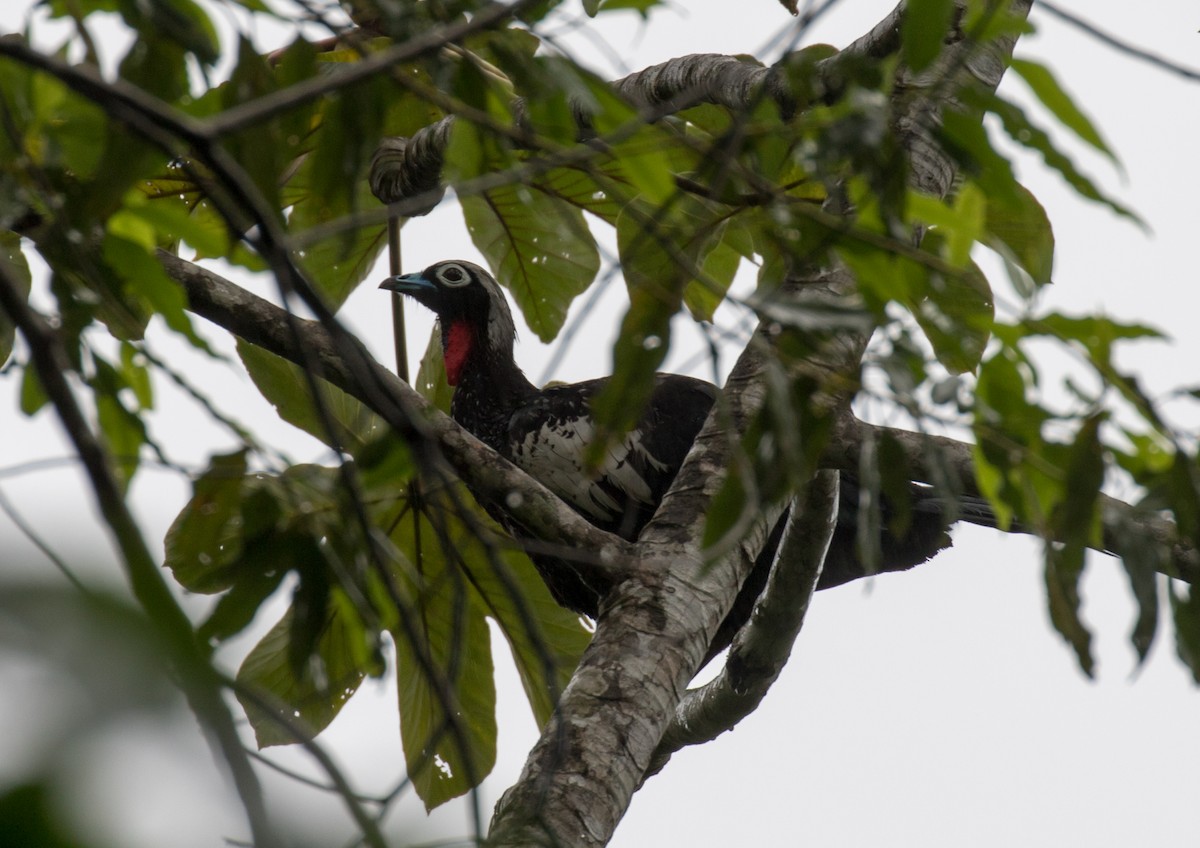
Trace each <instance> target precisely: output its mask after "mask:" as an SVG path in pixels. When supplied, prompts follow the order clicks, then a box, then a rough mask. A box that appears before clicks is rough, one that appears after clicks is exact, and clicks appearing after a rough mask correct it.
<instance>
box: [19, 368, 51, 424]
mask: <svg viewBox="0 0 1200 848" xmlns="http://www.w3.org/2000/svg"><path fill="white" fill-rule="evenodd" d="M49 400H50V398H48V397H47V396H46V390H45V389H43V388H42V381H41V380H39V379H38V375H37V369H35V368H31V367H29V366H28V365H27V366H25V369H24V370H23V371H22V373H21V402H20V405H21V412H23V413H25V415H27V416H30V417H32V416H34V415H35V414H37V412H38V410H40V409H41V408H42V407H43V406H45V405H46V404H47V403H48V402H49Z"/></svg>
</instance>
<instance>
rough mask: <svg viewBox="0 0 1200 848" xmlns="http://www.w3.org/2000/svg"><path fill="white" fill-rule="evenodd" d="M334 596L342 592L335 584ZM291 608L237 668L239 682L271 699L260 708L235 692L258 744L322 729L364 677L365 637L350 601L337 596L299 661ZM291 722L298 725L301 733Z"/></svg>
mask: <svg viewBox="0 0 1200 848" xmlns="http://www.w3.org/2000/svg"><path fill="white" fill-rule="evenodd" d="M334 594H335V595H336V596H341V592H340V591H338V590H334ZM294 633H295V622H294V613H293V611H292V610H290V609H289V610H288V611H287V613H286V614H285V615H284V616H283V618H282V619H280V621H279V623H277V624H276V625H275V626H274V627H272V628H271V630H270V632H269V633H267V635H266V636H264V637H263V638H262V640H261V641H259V643H258V644H257V645H255V646H254V648H253V649H251V651H250V653H249V654H247V655H246V659H245V660H243V662H242V666H241V668H240V669H238V673H237V681H238V683H239V684H241V685H242V686H246V687H249V688H251V689H253V690H255V691H257V692H260V693H262V694H263V695H264V696H265V697H266V698H267V699H268V700H269V701H270V702H271V704H272V706H271V708H270V709H268V710H263V709H261V708H260V707H259V706H258V705H257V704H256V703H254V702H253V701H252V700H250V699H248V698H246V697H244V696H243V695H242V694H240V693H239V694H238V700H239V701H241V703H242V707H243V709H245V710H246V717H247V718H248V719H249V720H250V725H251V726H252V727H253V728H254V737H255V739H256V740H257V741H258V746H259V747H260V748H266V747H268V746H270V745H288V744H292V743H294V742H299V741H301V740H302V739H311V738H313V737H314V736H316V735H317V734H318V733H320V732H321V731H322V730H324V729H325V728H326V727H327V726H328V725H329V723H330V722H331V721H333V719H334V718H335V717H336V716H337V714H338V713H339V712H340V711H341V709H342V707H343V706H345V704H346V702H347V701H348V700H350V697H351V696H352V695H353V694H354V693H355V692H356V691H357V690H358V686H359V684H360V683H362V680H363V678H364V677H366V674H367V672H366V670H365V669H364V668H363V667H362V665H361V663H360V662H359V658H360V656H361V649H360V648H359V647H358V646H359V645H361V644H362V643H363V641H364V640H366V639H367V638H368V637H367V635H366V634H365V632H364V630H363V627H362V624H361V622H359V621H358V619H357V617H356V616H355V615H354V614H353V607H352V606H351V605H350V604H349V603H339V602H337V601H336V600H335V602H334V603H331V604H329V605H328V607H327V608H326V617H325V621H324V624H323V626H322V627H321V628H320V630H319V632H318V633H316V634H314V635H315V639H314V648H315V650H314V652H313V653H312V655H311V657H310V658H309V660H308V661H307V662H305V663H304V664H303V667H302V668H300V669H297V668H296V667H295V664H294V663H293V661H292V654H293V651H292V639H293V636H294ZM289 728H296V729H297V730H299V731H300V738H297V736H296V735H295V734H293V733H292V732H290V730H289Z"/></svg>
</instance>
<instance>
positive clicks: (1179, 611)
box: [1167, 582, 1200, 685]
mask: <svg viewBox="0 0 1200 848" xmlns="http://www.w3.org/2000/svg"><path fill="white" fill-rule="evenodd" d="M1167 590H1168V592H1169V593H1170V594H1169V595H1168V597H1169V598H1170V599H1171V615H1172V617H1173V618H1174V620H1175V651H1176V653H1177V654H1178V655H1179V659H1181V660H1183V664H1184V665H1186V666H1187V667H1188V669H1189V670H1190V671H1191V672H1192V680H1194V681H1195V682H1196V683H1197V684H1198V685H1200V589H1197V588H1196V587H1195V586H1189V587H1188V590H1187V595H1186V597H1185V596H1184V594H1183V592H1182V590H1180V589H1176V587H1175V583H1174V582H1168V583H1167Z"/></svg>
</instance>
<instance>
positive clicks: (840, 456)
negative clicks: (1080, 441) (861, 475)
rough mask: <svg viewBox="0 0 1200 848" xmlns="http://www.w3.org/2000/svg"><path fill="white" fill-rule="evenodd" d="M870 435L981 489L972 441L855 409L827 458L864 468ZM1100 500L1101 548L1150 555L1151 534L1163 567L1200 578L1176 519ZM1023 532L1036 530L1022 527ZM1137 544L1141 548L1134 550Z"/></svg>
mask: <svg viewBox="0 0 1200 848" xmlns="http://www.w3.org/2000/svg"><path fill="white" fill-rule="evenodd" d="M868 431H869V432H868ZM869 435H870V436H871V437H873V438H875V439H876V440H879V439H882V438H885V437H886V438H889V439H892V440H893V441H895V442H896V444H898V445H899V446H900V447H901V448H902V449H903V450H904V453H905V455H906V456H907V458H908V464H909V467H910V468H911V469H912V470H913V472H914V473H916V474H917V475H919V479H920V480H922V481H924V482H927V483H932V484H939V483H941V482H943V478H944V477H945V476H946V475H947V474H949V475H952V478H953V479H951V480H950V481H948V482H950V483H951V484H952V485H954V486H956V487H957V488H958V489H959V490H960V491H961V492H962V493H963V494H967V495H980V494H981V492H980V491H979V486H978V484H977V483H976V480H975V458H974V455H973V451H974V448H973V447H972V446H971V445H969V444H967V443H965V442H960V441H957V440H955V439H951V438H947V437H945V436H934V435H930V434H927V433H916V432H913V431H911V430H899V429H895V428H891V427H879V426H876V425H873V424H866V423H864V422H862V421H859V420H858V419H857V418H855V417H854V416H853V415H852V414H851V413H849V412H846V413H844V414H842V415H841V416H839V419H838V423H837V426H836V427H835V428H834V434H833V438H832V440H831V442H830V445H829V449H828V450H827V452H826V459H827V460H829V462H830V464H831V465H832V466H834V467H837V468H840V469H842V470H844V471H854V470H855V469H857V468H858V462H859V454H860V450H861V448H862V444H863V440H864V439H865V438H868V436H869ZM1099 504H1100V517H1101V520H1102V522H1103V524H1104V539H1103V542H1104V544H1103V547H1096V548H1095V550H1098V551H1101V552H1102V553H1109V554H1115V555H1116V556H1119V557H1122V558H1125V557H1126V556H1130V558H1131V559H1144V556H1142V553H1143V551H1141V550H1140V549H1141V548H1142V547H1144V545H1145V544H1146V541H1147V540H1149V541H1150V542H1151V543H1152V544H1154V545H1156V546H1158V547H1159V548H1160V549H1161V550H1162V551H1164V552H1165V554H1166V555H1165V557H1163V561H1162V562H1161V563H1160V564H1159V570H1160V571H1162V573H1164V574H1167V575H1169V576H1171V577H1177V578H1179V579H1181V580H1185V581H1187V582H1188V583H1192V584H1196V583H1197V582H1198V581H1200V551H1197V550H1196V549H1195V548H1193V547H1192V546H1191V545H1189V544H1187V543H1186V542H1184V541H1182V540H1181V539H1180V538H1179V531H1178V528H1177V527H1176V526H1175V523H1174V522H1173V521H1171V520H1170V519H1167V518H1164V517H1162V516H1161V515H1158V514H1156V513H1151V512H1147V511H1146V510H1143V509H1139V508H1137V507H1136V506H1133V505H1131V504H1128V503H1125V502H1124V501H1121V500H1118V499H1117V498H1114V497H1112V496H1110V495H1103V494H1102V495H1100V498H1099ZM1017 532H1034V531H1032V530H1029V529H1022V530H1018V531H1017ZM1133 548H1138V549H1139V550H1131V549H1133Z"/></svg>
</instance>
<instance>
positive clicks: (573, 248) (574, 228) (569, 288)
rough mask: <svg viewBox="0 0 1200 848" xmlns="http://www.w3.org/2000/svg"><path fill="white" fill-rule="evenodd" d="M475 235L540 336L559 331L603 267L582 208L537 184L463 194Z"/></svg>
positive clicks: (469, 225) (545, 337)
mask: <svg viewBox="0 0 1200 848" xmlns="http://www.w3.org/2000/svg"><path fill="white" fill-rule="evenodd" d="M462 208H463V217H464V218H465V220H466V222H467V230H468V231H469V232H470V234H471V240H472V241H473V242H474V243H475V246H476V247H477V248H479V252H480V253H482V254H483V255H484V257H485V258H486V259H487V262H488V265H490V266H491V268H492V271H493V272H494V273H495V275H496V279H497V280H499V281H500V282H501V283H503V284H504V285H505V286H506V287H507V288H508V290H509V291H510V292H512V295H513V299H514V300H515V301H516V302H517V306H518V308H520V310H521V314H522V315H524V316H525V323H526V324H528V325H529V328H530V329H531V330H533V332H534V333H536V334H537V336H538V338H540V339H541V340H542V341H550V340H551V339H553V338H554V337H555V336H557V335H558V331H559V330H560V329H562V325H563V322H564V321H565V320H566V317H567V309H568V307H570V305H571V301H572V300H574V299H575V297H576V296H577V295H578V294H579V293H580V292H582V291H584V290H585V289H586V288H587V287H588V286H589V285H591V284H592V281H593V280H594V279H595V278H596V273H597V272H598V271H599V270H600V252H599V250H597V248H596V242H595V239H594V238H593V237H592V234H591V231H589V230H588V228H587V224H586V223H584V220H583V213H582V212H580V211H579V209H577V208H576V207H574V206H571V205H570V204H568V203H566V202H564V201H562V200H559V199H558V198H556V197H552V196H550V195H547V194H545V193H543V192H541V191H539V190H537V189H535V188H530V187H529V186H524V185H520V184H514V185H506V186H503V187H501V188H497V189H493V190H491V191H487V192H484V193H482V194H479V195H471V196H467V197H463V198H462Z"/></svg>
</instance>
